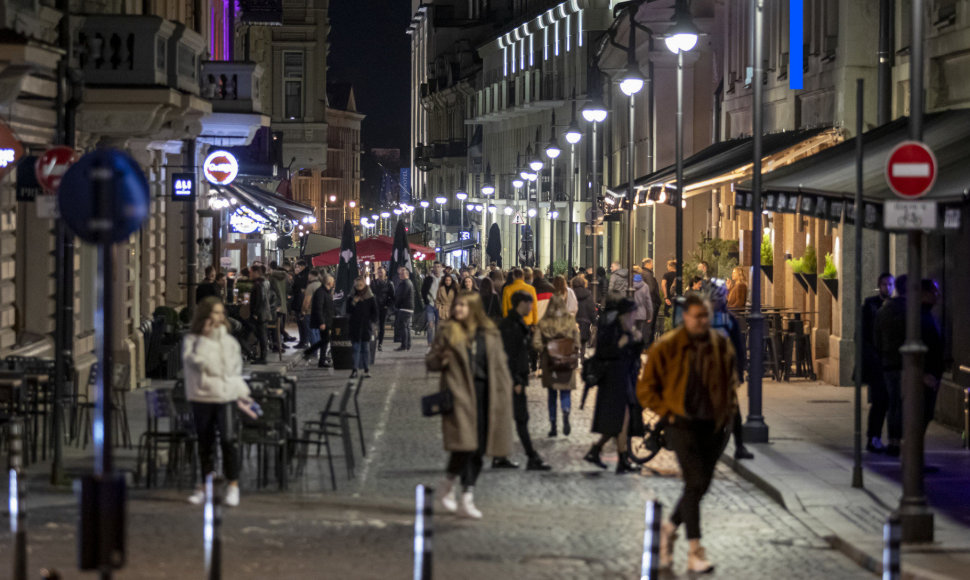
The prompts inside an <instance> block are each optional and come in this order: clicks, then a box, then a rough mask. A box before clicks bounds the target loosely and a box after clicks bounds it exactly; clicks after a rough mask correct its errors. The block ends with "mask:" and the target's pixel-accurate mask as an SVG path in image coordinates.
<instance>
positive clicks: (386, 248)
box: [313, 236, 435, 266]
mask: <svg viewBox="0 0 970 580" xmlns="http://www.w3.org/2000/svg"><path fill="white" fill-rule="evenodd" d="M410 246H411V259H413V260H415V261H417V260H433V259H434V257H435V254H434V249H433V248H426V247H424V246H420V245H417V244H410ZM393 250H394V240H393V239H391V238H390V237H388V236H377V237H373V238H366V239H363V240H360V241H359V242H357V261H358V262H389V261H391V252H392V251H393ZM338 263H340V248H334V249H333V250H330V251H329V252H324V253H322V254H320V255H317V256H314V257H313V265H314V266H336V265H337V264H338Z"/></svg>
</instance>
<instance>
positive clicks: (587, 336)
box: [572, 275, 596, 360]
mask: <svg viewBox="0 0 970 580" xmlns="http://www.w3.org/2000/svg"><path fill="white" fill-rule="evenodd" d="M586 285H587V282H586V278H585V277H584V276H583V275H579V276H576V277H575V278H573V281H572V286H573V293H574V294H575V295H576V305H577V306H576V325H577V326H579V356H580V358H582V359H583V360H585V359H586V346H587V345H589V342H590V340H592V338H593V331H592V329H593V321H594V320H596V303H595V302H593V293H592V292H590V291H589V288H587V287H586Z"/></svg>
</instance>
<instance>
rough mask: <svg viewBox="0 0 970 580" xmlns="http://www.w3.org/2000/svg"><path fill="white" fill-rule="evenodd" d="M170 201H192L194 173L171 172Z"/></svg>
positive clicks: (193, 197) (193, 195)
mask: <svg viewBox="0 0 970 580" xmlns="http://www.w3.org/2000/svg"><path fill="white" fill-rule="evenodd" d="M171 190H172V201H192V200H194V199H195V174H194V173H173V174H172V180H171Z"/></svg>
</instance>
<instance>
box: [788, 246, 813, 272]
mask: <svg viewBox="0 0 970 580" xmlns="http://www.w3.org/2000/svg"><path fill="white" fill-rule="evenodd" d="M788 263H789V264H790V265H791V269H792V272H794V273H795V274H816V273H818V257H817V256H816V255H815V246H811V245H809V246H805V253H804V254H802V257H801V258H797V259H795V260H788Z"/></svg>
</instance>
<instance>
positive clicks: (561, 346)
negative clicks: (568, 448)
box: [532, 296, 579, 437]
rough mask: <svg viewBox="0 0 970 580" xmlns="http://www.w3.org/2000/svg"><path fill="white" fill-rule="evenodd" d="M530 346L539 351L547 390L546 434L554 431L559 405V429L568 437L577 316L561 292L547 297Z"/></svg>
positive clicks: (576, 360)
mask: <svg viewBox="0 0 970 580" xmlns="http://www.w3.org/2000/svg"><path fill="white" fill-rule="evenodd" d="M532 348H533V349H534V350H535V351H536V352H538V353H539V366H540V368H541V369H542V386H543V387H545V388H546V391H547V393H546V396H547V397H548V405H549V436H550V437H555V436H556V435H557V431H556V415H557V410H558V409H559V408H562V433H563V435H566V436H567V437H568V436H569V434H570V433H571V432H572V426H570V424H569V412H570V411H571V410H572V391H573V390H574V389H575V388H576V382H577V378H576V374H577V373H576V368H577V366H578V363H579V327H578V326H576V318H575V317H573V316H572V315H571V314H569V312H568V311H567V310H566V301H565V300H563V298H562V297H561V296H553V297H552V299H551V300H550V301H549V308H547V309H546V315H545V316H543V317H542V320H540V321H539V325H538V326H537V327H536V331H535V333H534V334H533V337H532ZM557 400H558V401H559V402H558V404H557Z"/></svg>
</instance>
